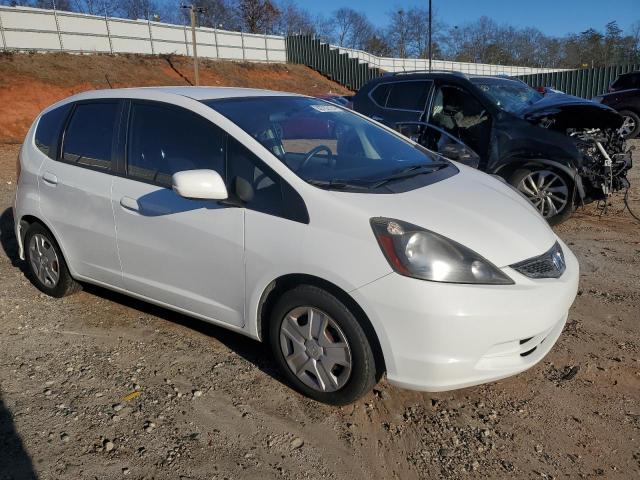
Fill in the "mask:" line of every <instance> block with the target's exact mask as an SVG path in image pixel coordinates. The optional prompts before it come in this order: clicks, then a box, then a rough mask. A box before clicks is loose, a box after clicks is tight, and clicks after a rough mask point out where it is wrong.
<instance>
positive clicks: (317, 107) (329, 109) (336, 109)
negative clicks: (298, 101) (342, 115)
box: [311, 105, 342, 113]
mask: <svg viewBox="0 0 640 480" xmlns="http://www.w3.org/2000/svg"><path fill="white" fill-rule="evenodd" d="M311 108H313V109H315V110H317V111H319V112H322V113H327V112H341V111H342V109H341V108H340V107H336V106H334V105H311Z"/></svg>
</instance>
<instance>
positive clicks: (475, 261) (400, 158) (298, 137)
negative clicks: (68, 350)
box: [14, 88, 578, 404]
mask: <svg viewBox="0 0 640 480" xmlns="http://www.w3.org/2000/svg"><path fill="white" fill-rule="evenodd" d="M19 162H20V173H19V182H18V190H17V194H16V202H15V213H14V214H15V224H16V235H17V238H18V239H19V245H20V255H21V257H22V258H23V259H25V260H26V262H27V265H28V267H29V270H30V274H31V277H32V280H33V282H34V283H35V285H36V286H37V287H38V288H39V289H40V290H42V291H43V292H45V293H47V294H49V295H52V296H54V297H61V296H63V295H66V294H69V293H71V292H73V291H75V290H77V289H78V288H79V287H78V285H79V284H78V283H77V282H89V283H93V284H97V285H102V286H104V287H107V288H110V289H113V290H117V291H120V292H123V293H126V294H128V295H131V296H134V297H137V298H141V299H144V300H147V301H149V302H153V303H156V304H158V305H162V306H164V307H167V308H170V309H173V310H176V311H179V312H182V313H185V314H188V315H191V316H193V317H195V318H199V319H202V320H205V321H208V322H212V323H215V324H218V325H222V326H224V327H227V328H229V329H232V330H236V331H238V332H240V333H243V334H245V335H248V336H250V337H253V338H255V339H258V340H261V341H267V342H269V344H270V346H271V349H272V350H273V354H274V356H275V359H276V361H277V363H278V364H279V366H280V367H281V368H282V371H283V372H284V375H285V376H286V378H287V379H288V380H289V381H290V383H291V384H292V385H293V386H294V387H295V388H297V389H298V390H300V391H301V392H303V393H305V394H306V395H308V396H310V397H313V398H315V399H317V400H320V401H323V402H327V403H333V404H345V403H348V402H351V401H353V400H355V399H356V398H358V397H359V396H361V395H363V394H364V393H366V392H367V391H368V390H370V389H371V387H372V386H373V385H374V384H375V382H376V381H377V380H379V379H380V376H381V375H382V374H383V373H384V372H386V374H387V378H388V380H389V382H391V383H392V384H394V385H399V386H402V387H406V388H410V389H417V390H426V391H441V390H448V389H455V388H460V387H465V386H469V385H474V384H478V383H482V382H487V381H492V380H496V379H500V378H503V377H506V376H509V375H512V374H515V373H517V372H520V371H522V370H525V369H527V368H529V367H531V366H532V365H534V364H535V363H536V362H538V361H539V360H540V359H541V358H542V357H543V356H544V355H545V354H546V353H547V352H548V351H549V350H550V349H551V347H552V346H553V344H554V342H555V341H556V339H557V338H558V336H559V335H560V332H561V331H562V328H563V326H564V324H565V322H566V319H567V312H568V309H569V307H570V305H571V303H572V302H573V299H574V297H575V294H576V290H577V284H578V263H577V261H576V258H575V257H574V255H573V254H572V253H571V251H570V250H569V249H568V248H567V246H566V245H565V244H564V243H563V242H562V241H561V240H560V239H559V238H558V237H557V236H556V235H555V234H554V233H553V231H552V230H551V229H550V228H549V227H548V225H547V223H546V222H545V220H544V219H543V218H542V217H541V216H540V215H538V213H537V212H536V210H534V208H533V207H531V206H530V205H529V203H528V202H527V200H525V199H524V198H522V197H521V196H520V195H519V194H518V193H517V192H515V191H514V190H512V189H511V188H510V187H509V186H507V185H505V184H504V183H502V182H501V181H499V180H497V179H495V178H493V177H491V176H489V175H486V174H484V173H481V172H479V171H477V170H474V169H471V168H468V167H466V166H464V165H462V164H458V163H453V162H449V161H446V160H444V159H443V158H440V157H437V156H436V155H435V154H432V153H431V152H429V151H427V150H425V149H423V148H422V147H420V146H418V145H417V144H415V143H413V142H412V141H410V140H408V139H406V138H405V137H403V136H400V135H399V134H396V133H395V132H394V131H392V130H389V129H387V128H386V127H383V126H381V125H379V124H377V123H375V122H373V121H371V120H369V119H367V118H365V117H362V116H360V115H358V114H356V113H353V112H351V111H349V110H346V109H343V108H341V107H339V106H336V105H333V104H329V103H326V102H324V101H321V100H317V99H313V98H308V97H304V96H298V95H293V94H285V93H277V92H270V91H262V90H248V89H237V88H140V89H123V90H106V91H93V92H87V93H83V94H80V95H76V96H73V97H70V98H68V99H66V100H64V101H62V102H59V103H57V104H55V105H53V106H52V107H50V108H48V109H47V110H45V111H44V112H43V113H42V114H41V115H40V116H39V117H38V118H37V119H36V121H35V122H34V124H33V126H32V127H31V129H30V130H29V133H28V134H27V137H26V140H25V142H24V145H23V148H22V150H21V152H20V159H19Z"/></svg>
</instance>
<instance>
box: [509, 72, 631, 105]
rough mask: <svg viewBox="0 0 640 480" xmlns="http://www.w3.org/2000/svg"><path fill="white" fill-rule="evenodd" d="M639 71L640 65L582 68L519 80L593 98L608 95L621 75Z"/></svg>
mask: <svg viewBox="0 0 640 480" xmlns="http://www.w3.org/2000/svg"><path fill="white" fill-rule="evenodd" d="M637 70H640V64H628V65H612V66H608V67H594V68H581V69H578V70H565V71H562V72H551V73H546V74H543V75H539V74H532V75H518V78H519V79H520V80H522V81H524V82H525V83H527V84H528V85H530V86H532V87H539V86H543V87H552V88H555V89H558V90H561V91H563V92H564V93H567V94H569V95H575V96H577V97H583V98H593V97H595V96H596V95H602V94H603V93H606V92H607V91H608V89H609V85H610V84H611V83H612V82H613V81H614V80H615V79H616V78H618V76H619V75H620V74H622V73H628V72H633V71H637Z"/></svg>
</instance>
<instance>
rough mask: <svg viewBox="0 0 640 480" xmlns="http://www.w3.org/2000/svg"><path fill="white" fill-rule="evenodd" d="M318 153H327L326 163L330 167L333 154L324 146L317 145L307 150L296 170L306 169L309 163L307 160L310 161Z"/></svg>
mask: <svg viewBox="0 0 640 480" xmlns="http://www.w3.org/2000/svg"><path fill="white" fill-rule="evenodd" d="M320 152H327V155H328V163H327V164H328V165H331V163H332V161H333V152H332V151H331V149H330V148H329V147H327V146H326V145H318V146H317V147H315V148H312V149H311V150H309V152H308V153H307V154H306V155H305V156H304V159H303V160H302V163H301V164H300V166H299V167H298V170H302V169H303V168H304V167H306V166H307V164H308V163H309V160H311V159H312V158H313V157H315V156H316V155H317V154H318V153H320Z"/></svg>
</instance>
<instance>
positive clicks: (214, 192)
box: [172, 170, 229, 200]
mask: <svg viewBox="0 0 640 480" xmlns="http://www.w3.org/2000/svg"><path fill="white" fill-rule="evenodd" d="M172 183H173V191H174V192H176V193H177V194H178V195H180V196H181V197H184V198H193V199H200V200H226V199H227V197H228V196H229V195H228V193H227V187H226V186H225V184H224V180H222V177H221V176H220V174H219V173H218V172H216V171H214V170H184V171H182V172H176V173H174V174H173V178H172Z"/></svg>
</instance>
